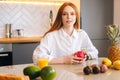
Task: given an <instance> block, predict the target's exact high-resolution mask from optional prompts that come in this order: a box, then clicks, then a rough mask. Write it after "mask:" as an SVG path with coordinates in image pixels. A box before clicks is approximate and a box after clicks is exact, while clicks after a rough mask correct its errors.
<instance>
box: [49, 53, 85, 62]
mask: <svg viewBox="0 0 120 80" xmlns="http://www.w3.org/2000/svg"><path fill="white" fill-rule="evenodd" d="M83 61H85V59H82V58H79V57H77V56H75V55H74V54H72V55H68V56H65V57H61V58H53V59H52V60H51V61H49V64H80V63H82V62H83Z"/></svg>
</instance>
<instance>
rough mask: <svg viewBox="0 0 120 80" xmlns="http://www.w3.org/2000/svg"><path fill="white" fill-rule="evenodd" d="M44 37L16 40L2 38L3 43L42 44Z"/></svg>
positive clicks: (0, 40)
mask: <svg viewBox="0 0 120 80" xmlns="http://www.w3.org/2000/svg"><path fill="white" fill-rule="evenodd" d="M41 38H42V37H16V38H0V44H1V43H27V42H40V40H41Z"/></svg>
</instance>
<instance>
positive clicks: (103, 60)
mask: <svg viewBox="0 0 120 80" xmlns="http://www.w3.org/2000/svg"><path fill="white" fill-rule="evenodd" d="M102 64H105V65H106V66H107V67H110V66H111V65H112V62H111V60H110V59H108V58H103V59H102Z"/></svg>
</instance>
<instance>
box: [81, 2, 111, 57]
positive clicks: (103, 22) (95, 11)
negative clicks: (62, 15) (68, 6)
mask: <svg viewBox="0 0 120 80" xmlns="http://www.w3.org/2000/svg"><path fill="white" fill-rule="evenodd" d="M81 19H82V20H81V22H82V29H84V30H85V31H86V32H87V33H88V35H89V37H90V39H91V40H92V42H93V44H94V45H95V47H96V48H97V49H98V51H99V57H105V56H107V48H108V46H109V41H108V37H107V32H106V28H105V27H106V26H107V25H108V24H113V0H81Z"/></svg>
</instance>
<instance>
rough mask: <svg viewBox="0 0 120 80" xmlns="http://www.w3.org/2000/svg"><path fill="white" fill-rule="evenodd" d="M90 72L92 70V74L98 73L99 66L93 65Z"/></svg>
mask: <svg viewBox="0 0 120 80" xmlns="http://www.w3.org/2000/svg"><path fill="white" fill-rule="evenodd" d="M92 72H93V73H94V74H98V73H99V72H100V68H99V67H97V66H94V67H93V68H92Z"/></svg>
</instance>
